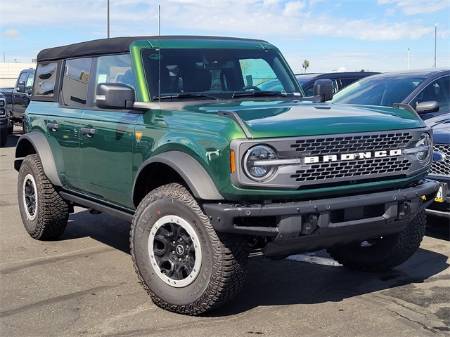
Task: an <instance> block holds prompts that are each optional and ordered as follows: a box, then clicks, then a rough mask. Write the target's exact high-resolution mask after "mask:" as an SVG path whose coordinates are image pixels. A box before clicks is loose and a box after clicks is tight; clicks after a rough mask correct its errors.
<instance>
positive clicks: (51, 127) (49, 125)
mask: <svg viewBox="0 0 450 337" xmlns="http://www.w3.org/2000/svg"><path fill="white" fill-rule="evenodd" d="M58 128H59V125H58V123H56V122H48V123H47V129H49V130H50V131H53V132H55V131H56V130H58Z"/></svg>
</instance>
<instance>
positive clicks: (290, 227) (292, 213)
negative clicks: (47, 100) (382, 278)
mask: <svg viewBox="0 0 450 337" xmlns="http://www.w3.org/2000/svg"><path fill="white" fill-rule="evenodd" d="M438 188H439V183H438V182H435V181H430V180H425V181H423V182H422V183H420V184H418V185H416V186H414V187H409V188H404V189H398V190H390V191H384V192H377V193H370V194H362V195H354V196H345V197H337V198H329V199H318V200H309V201H299V202H284V203H271V204H245V205H244V204H239V205H237V204H231V203H229V204H227V203H214V204H212V203H205V204H204V205H203V207H204V210H205V212H206V214H207V215H208V216H209V219H210V222H211V224H212V225H213V227H214V228H215V230H216V231H218V232H224V233H235V234H247V235H256V236H268V237H271V238H272V239H271V241H270V242H269V243H268V244H267V245H266V247H265V251H264V253H265V254H266V255H268V256H277V255H286V254H290V253H295V252H300V251H307V250H315V249H319V248H326V247H330V246H333V245H336V244H342V243H348V242H352V241H357V240H365V239H369V238H371V237H376V236H380V235H386V234H390V233H395V232H398V231H400V230H402V228H404V226H406V224H408V223H409V222H410V221H411V219H412V218H413V217H414V216H416V215H417V213H418V212H419V211H420V210H422V209H423V208H425V207H427V206H428V205H429V204H430V203H431V202H432V201H433V198H434V196H435V194H436V192H437V190H438ZM421 196H426V200H427V201H424V200H423V199H422V198H421ZM263 224H265V225H263Z"/></svg>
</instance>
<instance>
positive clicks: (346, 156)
mask: <svg viewBox="0 0 450 337" xmlns="http://www.w3.org/2000/svg"><path fill="white" fill-rule="evenodd" d="M401 155H402V150H401V149H396V150H389V151H387V150H380V151H366V152H357V153H343V154H339V155H338V154H328V155H325V156H312V157H304V163H305V164H315V163H327V162H336V161H348V160H360V159H370V158H383V157H396V156H401Z"/></svg>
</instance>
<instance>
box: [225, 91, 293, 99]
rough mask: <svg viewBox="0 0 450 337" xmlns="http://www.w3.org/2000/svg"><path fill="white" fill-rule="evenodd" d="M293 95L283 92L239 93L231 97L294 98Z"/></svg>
mask: <svg viewBox="0 0 450 337" xmlns="http://www.w3.org/2000/svg"><path fill="white" fill-rule="evenodd" d="M292 95H293V94H292V93H287V92H282V91H256V90H255V91H237V92H234V93H233V95H231V98H237V97H287V96H292Z"/></svg>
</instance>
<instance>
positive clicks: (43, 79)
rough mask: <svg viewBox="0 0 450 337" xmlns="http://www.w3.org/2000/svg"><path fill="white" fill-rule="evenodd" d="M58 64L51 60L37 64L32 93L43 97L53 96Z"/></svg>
mask: <svg viewBox="0 0 450 337" xmlns="http://www.w3.org/2000/svg"><path fill="white" fill-rule="evenodd" d="M57 70H58V64H57V63H56V62H51V63H47V64H38V66H37V69H36V75H35V76H36V83H35V85H34V90H33V95H34V96H41V97H45V98H52V97H54V96H55V84H56V72H57Z"/></svg>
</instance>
